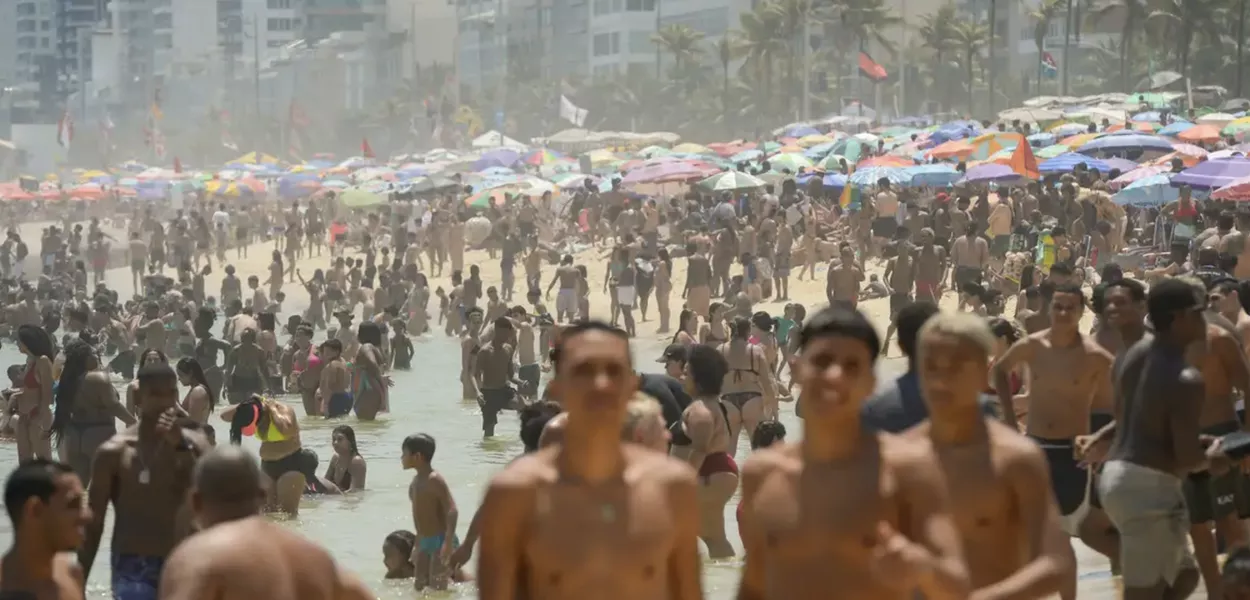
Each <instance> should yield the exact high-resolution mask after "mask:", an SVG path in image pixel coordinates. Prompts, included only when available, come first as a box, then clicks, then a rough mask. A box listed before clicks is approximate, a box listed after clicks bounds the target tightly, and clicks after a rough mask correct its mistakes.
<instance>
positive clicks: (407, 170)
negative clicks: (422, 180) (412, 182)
mask: <svg viewBox="0 0 1250 600" xmlns="http://www.w3.org/2000/svg"><path fill="white" fill-rule="evenodd" d="M429 172H430V171H429V169H427V168H426V167H425V166H424V165H419V164H417V163H408V164H405V165H401V166H400V167H399V169H398V170H396V171H395V177H396V178H398V179H400V180H401V181H406V180H408V179H412V178H414V177H420V176H422V175H428V174H429Z"/></svg>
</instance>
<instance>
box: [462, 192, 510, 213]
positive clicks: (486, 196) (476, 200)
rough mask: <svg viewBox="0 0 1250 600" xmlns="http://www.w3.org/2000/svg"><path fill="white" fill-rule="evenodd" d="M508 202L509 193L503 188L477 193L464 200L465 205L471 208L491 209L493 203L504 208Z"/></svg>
mask: <svg viewBox="0 0 1250 600" xmlns="http://www.w3.org/2000/svg"><path fill="white" fill-rule="evenodd" d="M507 201H508V192H507V191H506V190H504V189H501V188H491V189H487V190H482V191H480V192H475V193H474V194H472V195H470V196H469V197H468V198H465V199H464V205H465V206H467V207H469V208H489V207H490V205H491V203H492V202H493V203H494V204H495V206H502V205H503V203H504V202H507Z"/></svg>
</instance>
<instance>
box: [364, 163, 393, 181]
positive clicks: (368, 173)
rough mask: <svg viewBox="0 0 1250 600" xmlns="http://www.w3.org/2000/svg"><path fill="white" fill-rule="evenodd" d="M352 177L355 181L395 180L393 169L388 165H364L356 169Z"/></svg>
mask: <svg viewBox="0 0 1250 600" xmlns="http://www.w3.org/2000/svg"><path fill="white" fill-rule="evenodd" d="M354 177H355V178H356V181H361V182H364V181H373V180H375V179H380V180H382V181H395V169H392V168H390V167H365V168H363V169H361V170H359V171H356V173H355V175H354Z"/></svg>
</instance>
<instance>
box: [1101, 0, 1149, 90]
mask: <svg viewBox="0 0 1250 600" xmlns="http://www.w3.org/2000/svg"><path fill="white" fill-rule="evenodd" d="M1110 14H1119V15H1121V17H1122V18H1123V19H1124V23H1123V25H1122V27H1121V29H1120V91H1124V92H1127V91H1129V90H1130V89H1132V88H1131V86H1132V83H1131V82H1130V81H1129V72H1128V66H1129V57H1130V56H1132V54H1133V38H1135V37H1137V34H1138V33H1139V31H1138V29H1139V28H1140V27H1141V24H1142V23H1143V22H1145V20H1146V15H1147V12H1146V2H1145V0H1100V2H1099V3H1098V4H1095V5H1094V6H1093V7H1092V8H1091V12H1090V13H1089V19H1090V20H1091V21H1094V22H1095V23H1096V22H1098V21H1100V20H1102V19H1103V18H1106V17H1107V16H1108V15H1110Z"/></svg>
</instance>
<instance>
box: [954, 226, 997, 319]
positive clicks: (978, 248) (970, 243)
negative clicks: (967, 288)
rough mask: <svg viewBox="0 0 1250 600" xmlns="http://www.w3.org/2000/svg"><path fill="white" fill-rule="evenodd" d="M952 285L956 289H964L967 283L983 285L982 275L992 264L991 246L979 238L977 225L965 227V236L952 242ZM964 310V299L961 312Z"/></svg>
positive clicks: (960, 306)
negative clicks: (990, 263) (987, 266)
mask: <svg viewBox="0 0 1250 600" xmlns="http://www.w3.org/2000/svg"><path fill="white" fill-rule="evenodd" d="M951 262H952V263H954V268H953V269H952V271H951V283H952V284H953V285H954V287H955V289H957V290H959V289H963V286H964V284H965V283H977V284H979V283H981V274H982V272H983V271H984V270H985V266H986V265H987V264H989V262H990V245H989V242H986V241H985V239H984V238H981V237H978V236H977V224H976V223H968V224H967V225H965V226H964V235H962V236H960V237H959V238H957V239H956V240H955V241H953V242H951ZM963 309H964V302H963V300H962V298H961V299H960V302H959V310H963Z"/></svg>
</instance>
